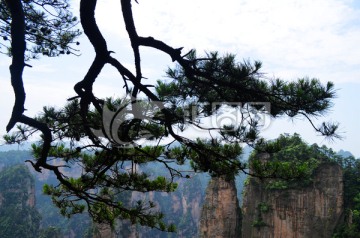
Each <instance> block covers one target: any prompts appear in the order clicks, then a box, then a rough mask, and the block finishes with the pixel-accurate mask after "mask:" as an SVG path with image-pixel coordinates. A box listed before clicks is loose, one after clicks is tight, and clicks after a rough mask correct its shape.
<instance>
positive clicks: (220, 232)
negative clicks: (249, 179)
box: [200, 177, 241, 238]
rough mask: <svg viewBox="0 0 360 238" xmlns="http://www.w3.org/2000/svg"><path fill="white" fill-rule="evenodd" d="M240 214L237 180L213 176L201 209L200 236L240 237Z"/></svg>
mask: <svg viewBox="0 0 360 238" xmlns="http://www.w3.org/2000/svg"><path fill="white" fill-rule="evenodd" d="M240 214H241V213H240V207H239V203H238V199H237V192H236V186H235V181H234V180H232V181H226V180H225V179H224V178H222V177H218V178H212V179H211V180H210V183H209V186H208V187H207V189H206V196H205V201H204V204H203V208H202V210H201V219H200V237H204V238H233V237H240V228H241V225H240V224H241V221H240Z"/></svg>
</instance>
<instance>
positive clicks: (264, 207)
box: [258, 202, 271, 213]
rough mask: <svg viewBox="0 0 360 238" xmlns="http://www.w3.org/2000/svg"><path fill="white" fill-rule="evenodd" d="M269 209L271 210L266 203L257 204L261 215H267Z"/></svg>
mask: <svg viewBox="0 0 360 238" xmlns="http://www.w3.org/2000/svg"><path fill="white" fill-rule="evenodd" d="M270 209H271V206H270V205H269V204H267V203H266V202H261V203H259V204H258V210H259V211H260V212H261V213H267V212H269V211H270Z"/></svg>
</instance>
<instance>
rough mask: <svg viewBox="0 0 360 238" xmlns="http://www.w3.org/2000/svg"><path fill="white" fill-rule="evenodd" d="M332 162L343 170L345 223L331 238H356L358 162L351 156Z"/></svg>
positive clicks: (359, 229)
mask: <svg viewBox="0 0 360 238" xmlns="http://www.w3.org/2000/svg"><path fill="white" fill-rule="evenodd" d="M329 153H331V154H333V155H334V156H333V160H334V161H336V162H337V163H338V164H340V166H341V167H342V168H343V174H344V207H345V222H344V224H342V225H341V226H340V227H339V228H338V229H337V231H336V232H335V233H334V235H333V237H336V238H338V237H339V238H340V237H344V238H358V237H359V234H360V179H359V178H360V160H359V159H355V158H354V157H353V156H348V157H341V156H337V155H336V154H335V153H334V152H333V151H329Z"/></svg>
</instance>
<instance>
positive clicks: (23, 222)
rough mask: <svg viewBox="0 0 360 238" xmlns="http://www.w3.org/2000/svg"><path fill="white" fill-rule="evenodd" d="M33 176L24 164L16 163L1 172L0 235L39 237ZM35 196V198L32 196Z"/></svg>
mask: <svg viewBox="0 0 360 238" xmlns="http://www.w3.org/2000/svg"><path fill="white" fill-rule="evenodd" d="M34 183H35V181H34V178H33V176H32V175H31V174H30V171H29V169H28V168H27V167H26V166H24V165H14V166H12V167H9V168H6V169H4V170H2V171H1V174H0V194H1V196H0V199H1V201H0V237H28V238H33V237H37V236H38V233H39V228H40V220H41V217H40V214H39V212H38V211H37V210H36V208H35V206H34V205H31V204H29V202H30V201H31V200H32V199H35V194H31V188H32V187H34V186H35V184H34ZM31 196H34V198H31Z"/></svg>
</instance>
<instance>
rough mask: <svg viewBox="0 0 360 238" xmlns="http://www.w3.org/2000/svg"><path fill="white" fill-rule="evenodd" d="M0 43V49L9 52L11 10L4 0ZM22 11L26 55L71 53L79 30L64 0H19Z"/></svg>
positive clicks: (29, 57)
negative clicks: (4, 47) (3, 47)
mask: <svg viewBox="0 0 360 238" xmlns="http://www.w3.org/2000/svg"><path fill="white" fill-rule="evenodd" d="M0 4H1V7H0V32H1V33H0V37H1V38H0V44H1V45H2V46H6V49H7V51H5V52H2V53H5V54H8V55H9V56H12V53H11V47H10V42H11V39H12V36H11V31H10V25H9V22H11V14H10V12H9V10H8V8H7V6H6V2H5V0H1V1H0ZM22 4H23V8H24V14H25V39H26V42H27V43H28V46H27V49H26V51H27V54H26V57H27V59H32V58H37V57H38V55H39V54H43V55H46V56H59V55H60V54H65V53H66V54H71V53H74V52H76V51H77V50H76V49H75V48H74V46H75V45H78V44H79V42H77V41H75V39H76V38H77V37H78V36H79V35H80V31H79V30H78V29H75V26H76V25H77V24H78V19H77V18H76V17H74V16H73V15H72V13H71V11H70V4H69V1H68V0H56V1H52V0H45V1H39V0H27V1H22Z"/></svg>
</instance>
